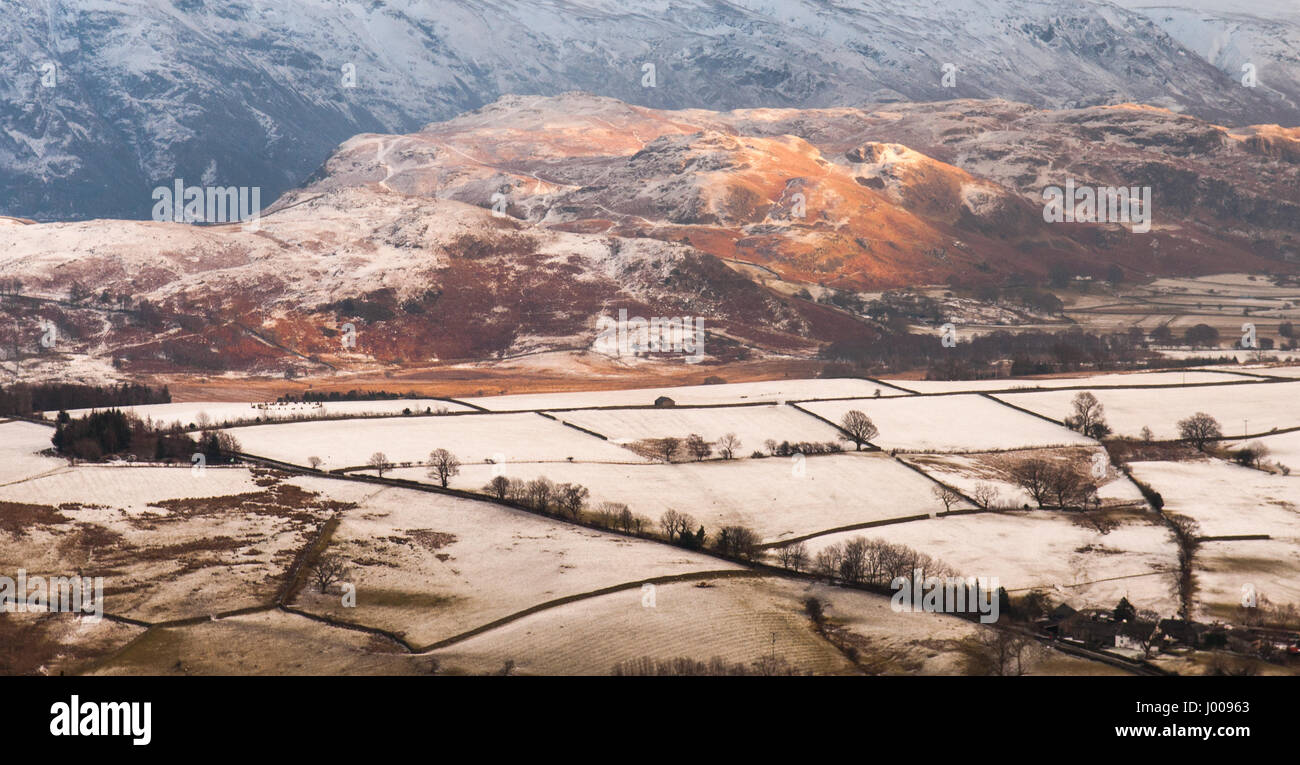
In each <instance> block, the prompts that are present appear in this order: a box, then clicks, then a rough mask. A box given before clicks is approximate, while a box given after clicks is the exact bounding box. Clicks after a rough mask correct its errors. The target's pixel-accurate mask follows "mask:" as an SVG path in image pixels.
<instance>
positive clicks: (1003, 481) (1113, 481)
mask: <svg viewBox="0 0 1300 765" xmlns="http://www.w3.org/2000/svg"><path fill="white" fill-rule="evenodd" d="M1099 455H1100V456H1099ZM1026 459H1053V460H1072V461H1074V462H1075V463H1076V467H1077V468H1078V469H1079V470H1080V471H1081V472H1083V471H1086V472H1087V473H1088V475H1090V476H1093V480H1094V481H1095V482H1096V483H1097V484H1098V487H1097V496H1098V497H1099V498H1100V499H1101V500H1102V504H1103V506H1106V505H1113V504H1130V503H1141V502H1142V501H1143V498H1142V492H1140V491H1138V488H1137V486H1135V485H1134V484H1133V482H1132V481H1130V480H1128V478H1127V477H1126V476H1125V475H1124V474H1123V473H1121V472H1119V471H1118V470H1116V469H1115V468H1114V467H1112V466H1111V464H1110V461H1109V459H1108V458H1107V457H1106V452H1105V450H1104V449H1102V448H1101V447H1094V448H1087V447H1074V448H1071V449H1053V450H1042V449H1030V450H1025V451H1017V452H996V453H985V454H911V455H908V456H907V457H906V460H907V461H908V462H909V463H911V464H913V465H916V466H917V467H919V468H921V469H922V470H924V471H925V472H926V473H928V474H930V475H932V476H934V477H935V478H937V479H939V480H941V481H943V482H944V483H946V484H949V485H951V486H954V487H956V488H957V489H959V490H960V491H962V492H963V493H965V494H967V495H973V494H974V493H975V491H976V489H977V488H978V487H979V486H980V485H982V484H983V485H988V486H991V487H993V488H994V489H995V490H996V492H997V497H996V499H995V500H994V502H993V506H994V507H1013V508H1021V507H1024V506H1025V505H1029V506H1030V507H1034V500H1033V498H1032V497H1031V496H1030V495H1029V492H1027V491H1025V490H1024V489H1022V488H1021V487H1020V486H1018V485H1017V484H1016V483H1015V482H1014V481H1013V480H1012V479H1011V476H1010V474H1009V472H1008V471H1009V469H1010V468H1011V467H1012V466H1013V465H1015V464H1016V463H1017V462H1019V461H1020V460H1026ZM1094 466H1096V468H1094ZM1094 469H1096V470H1097V471H1098V472H1096V473H1094V472H1093V471H1094ZM1101 471H1104V472H1101ZM1098 474H1100V477H1097V475H1098Z"/></svg>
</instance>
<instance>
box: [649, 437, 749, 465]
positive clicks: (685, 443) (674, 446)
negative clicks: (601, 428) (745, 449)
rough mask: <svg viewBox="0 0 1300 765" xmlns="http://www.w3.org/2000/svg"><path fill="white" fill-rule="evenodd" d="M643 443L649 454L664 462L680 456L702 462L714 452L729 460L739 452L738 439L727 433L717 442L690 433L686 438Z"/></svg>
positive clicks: (652, 440)
mask: <svg viewBox="0 0 1300 765" xmlns="http://www.w3.org/2000/svg"><path fill="white" fill-rule="evenodd" d="M643 443H644V445H645V448H646V449H647V450H648V451H650V453H652V454H653V455H654V456H655V457H657V458H659V459H661V460H663V461H664V462H673V461H675V460H677V458H678V457H679V456H682V455H685V456H686V457H687V458H688V459H693V460H695V461H696V462H702V461H704V460H706V459H708V458H709V457H711V456H713V453H714V451H715V450H716V451H717V454H718V456H719V457H721V458H722V459H724V460H730V459H734V458H735V457H736V455H737V454H738V453H739V452H740V439H739V438H737V437H736V434H735V433H727V434H726V435H724V436H722V437H721V438H719V439H718V440H717V441H706V440H705V439H704V437H703V436H701V435H700V434H698V433H691V434H690V435H688V436H686V438H678V437H676V436H666V437H664V438H650V439H647V440H646V441H644V442H643Z"/></svg>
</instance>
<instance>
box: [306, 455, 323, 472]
mask: <svg viewBox="0 0 1300 765" xmlns="http://www.w3.org/2000/svg"><path fill="white" fill-rule="evenodd" d="M320 462H321V459H320V457H308V458H307V464H308V465H311V469H312V470H320Z"/></svg>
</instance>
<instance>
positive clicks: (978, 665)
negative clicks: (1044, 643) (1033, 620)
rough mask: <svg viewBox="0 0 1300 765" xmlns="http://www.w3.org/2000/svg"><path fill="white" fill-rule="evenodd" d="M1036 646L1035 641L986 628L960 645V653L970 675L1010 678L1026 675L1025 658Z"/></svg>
mask: <svg viewBox="0 0 1300 765" xmlns="http://www.w3.org/2000/svg"><path fill="white" fill-rule="evenodd" d="M1035 647H1036V646H1035V644H1034V642H1033V638H1030V637H1027V636H1025V635H1021V634H1019V633H1016V632H1012V631H1011V630H1005V629H997V628H988V627H986V628H983V629H980V630H979V631H978V632H977V633H976V634H975V635H972V636H971V637H968V638H966V639H964V640H962V641H961V642H959V643H958V644H957V651H958V653H959V654H960V655H961V659H962V665H963V668H964V669H965V671H966V674H968V675H996V676H999V677H1010V676H1018V675H1023V674H1025V663H1026V662H1025V660H1026V655H1027V654H1029V655H1030V656H1032V653H1033V649H1034V648H1035Z"/></svg>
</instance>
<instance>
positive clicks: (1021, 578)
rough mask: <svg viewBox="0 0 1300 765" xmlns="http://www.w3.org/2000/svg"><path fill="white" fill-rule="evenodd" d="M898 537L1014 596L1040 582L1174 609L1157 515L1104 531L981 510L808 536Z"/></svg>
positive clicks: (1103, 598) (1082, 599) (1077, 601)
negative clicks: (995, 582)
mask: <svg viewBox="0 0 1300 765" xmlns="http://www.w3.org/2000/svg"><path fill="white" fill-rule="evenodd" d="M859 536H861V537H866V538H868V539H884V540H888V541H890V542H895V543H901V544H904V545H907V546H908V547H910V548H912V549H913V550H916V551H918V552H922V553H925V554H926V555H929V556H930V557H932V558H935V559H937V560H938V561H939V562H940V563H942V564H945V565H947V566H948V567H950V568H952V569H953V570H955V571H956V572H957V574H958V575H959V576H963V577H970V576H974V577H981V576H982V577H997V578H998V581H999V584H1000V586H1002V587H1005V588H1007V590H1008V592H1010V593H1011V594H1012V595H1013V596H1015V595H1016V594H1017V591H1022V590H1029V589H1034V588H1042V589H1045V590H1047V591H1048V592H1049V595H1050V597H1051V598H1052V600H1053V601H1054V602H1059V601H1065V602H1068V603H1069V604H1070V605H1071V606H1073V607H1074V608H1076V609H1077V608H1082V607H1084V606H1095V607H1098V608H1103V607H1104V608H1113V607H1114V606H1115V604H1116V603H1118V602H1119V599H1120V598H1121V597H1127V598H1128V599H1129V601H1130V602H1132V603H1133V604H1134V605H1135V606H1137V607H1139V608H1148V607H1149V608H1154V609H1155V610H1157V611H1159V612H1160V613H1162V614H1166V615H1167V614H1171V613H1173V611H1174V610H1175V609H1174V600H1173V597H1172V590H1171V583H1172V578H1171V575H1168V574H1163V573H1160V572H1163V571H1168V570H1172V569H1173V568H1174V567H1175V566H1176V564H1177V560H1176V556H1175V549H1174V545H1173V543H1172V542H1170V541H1169V533H1168V531H1167V529H1166V528H1165V527H1164V526H1163V525H1161V524H1160V523H1159V521H1158V519H1156V518H1155V517H1154V516H1152V517H1151V518H1149V519H1145V518H1140V517H1139V518H1132V519H1130V522H1128V523H1125V524H1123V525H1121V526H1119V527H1118V528H1116V529H1114V530H1112V531H1110V532H1109V533H1107V534H1101V533H1099V532H1097V531H1095V530H1093V529H1090V528H1087V527H1085V526H1082V525H1079V524H1077V523H1075V522H1074V518H1073V517H1072V515H1071V514H1067V513H1051V512H1043V511H1032V512H1016V513H981V514H979V515H962V516H949V517H946V518H936V519H930V520H922V521H912V522H910V523H898V524H893V525H889V526H881V527H879V528H872V529H865V530H862V531H848V532H841V533H838V534H828V535H826V536H821V537H816V538H814V539H811V540H808V542H807V546H808V551H809V553H810V554H811V555H815V554H816V551H818V550H821V549H823V548H825V547H826V546H828V545H831V544H842V543H844V542H846V541H848V540H850V539H852V538H854V537H859Z"/></svg>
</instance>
